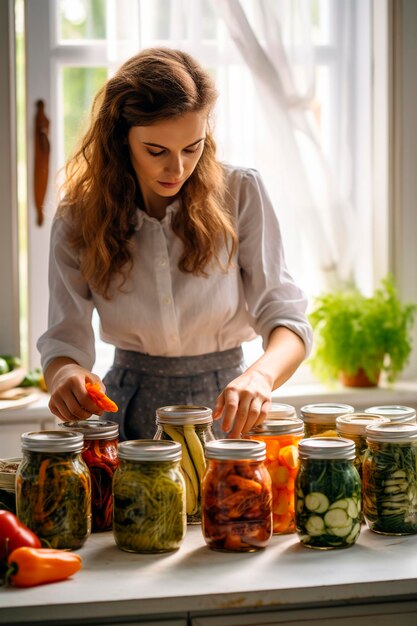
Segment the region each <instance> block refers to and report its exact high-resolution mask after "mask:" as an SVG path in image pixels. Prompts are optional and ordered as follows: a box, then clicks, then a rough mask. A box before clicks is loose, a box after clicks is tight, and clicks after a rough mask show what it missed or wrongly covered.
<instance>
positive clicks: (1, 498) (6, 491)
mask: <svg viewBox="0 0 417 626" xmlns="http://www.w3.org/2000/svg"><path fill="white" fill-rule="evenodd" d="M21 460H22V459H21V458H20V457H12V458H10V459H0V509H1V510H4V511H11V512H12V513H16V471H17V468H18V467H19V463H20V462H21Z"/></svg>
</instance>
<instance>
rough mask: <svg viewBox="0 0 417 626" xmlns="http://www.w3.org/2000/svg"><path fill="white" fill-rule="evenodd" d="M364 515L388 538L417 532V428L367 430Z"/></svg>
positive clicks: (398, 426) (397, 426)
mask: <svg viewBox="0 0 417 626" xmlns="http://www.w3.org/2000/svg"><path fill="white" fill-rule="evenodd" d="M366 440H367V443H368V448H367V450H366V452H365V457H364V461H363V468H362V471H363V513H364V516H365V520H366V523H367V524H368V526H369V528H370V529H371V530H373V531H374V532H376V533H381V534H384V535H410V534H414V533H417V425H416V424H407V423H399V424H393V423H389V424H375V425H372V426H368V427H367V429H366Z"/></svg>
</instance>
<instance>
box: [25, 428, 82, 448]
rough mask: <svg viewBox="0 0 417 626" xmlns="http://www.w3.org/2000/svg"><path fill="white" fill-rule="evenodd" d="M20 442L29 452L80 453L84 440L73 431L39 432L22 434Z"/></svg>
mask: <svg viewBox="0 0 417 626" xmlns="http://www.w3.org/2000/svg"><path fill="white" fill-rule="evenodd" d="M20 441H21V444H22V450H29V451H31V452H58V453H59V452H81V450H82V449H83V443H84V438H83V436H82V435H81V433H76V432H74V431H73V430H69V431H63V430H41V431H36V432H28V433H23V434H22V435H21V436H20Z"/></svg>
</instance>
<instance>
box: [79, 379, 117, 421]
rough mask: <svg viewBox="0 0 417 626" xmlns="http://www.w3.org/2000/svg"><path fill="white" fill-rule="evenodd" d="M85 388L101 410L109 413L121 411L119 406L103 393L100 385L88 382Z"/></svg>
mask: <svg viewBox="0 0 417 626" xmlns="http://www.w3.org/2000/svg"><path fill="white" fill-rule="evenodd" d="M85 388H86V389H87V393H88V395H89V396H90V398H91V399H92V400H94V402H95V403H96V404H97V406H98V408H99V409H102V410H103V411H109V412H110V413H116V411H118V410H119V407H118V406H117V404H116V403H115V402H113V400H111V399H110V398H109V397H108V396H106V394H105V393H103V392H102V391H101V388H100V385H99V384H98V383H92V382H91V381H89V380H86V381H85Z"/></svg>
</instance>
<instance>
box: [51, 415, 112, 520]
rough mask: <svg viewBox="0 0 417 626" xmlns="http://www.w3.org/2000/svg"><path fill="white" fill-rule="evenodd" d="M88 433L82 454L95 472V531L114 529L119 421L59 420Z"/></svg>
mask: <svg viewBox="0 0 417 626" xmlns="http://www.w3.org/2000/svg"><path fill="white" fill-rule="evenodd" d="M59 426H60V428H62V429H63V430H73V431H74V432H78V433H81V434H82V435H83V437H84V446H83V451H82V457H83V459H84V461H85V462H86V464H87V467H88V469H89V470H90V474H91V514H92V531H93V532H99V531H104V530H111V527H112V519H113V496H112V480H113V474H114V472H115V470H116V467H117V466H118V463H119V460H118V457H117V443H118V434H119V425H118V424H117V423H116V422H110V421H107V420H101V419H99V420H98V419H88V420H74V421H70V422H62V423H61V424H59Z"/></svg>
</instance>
